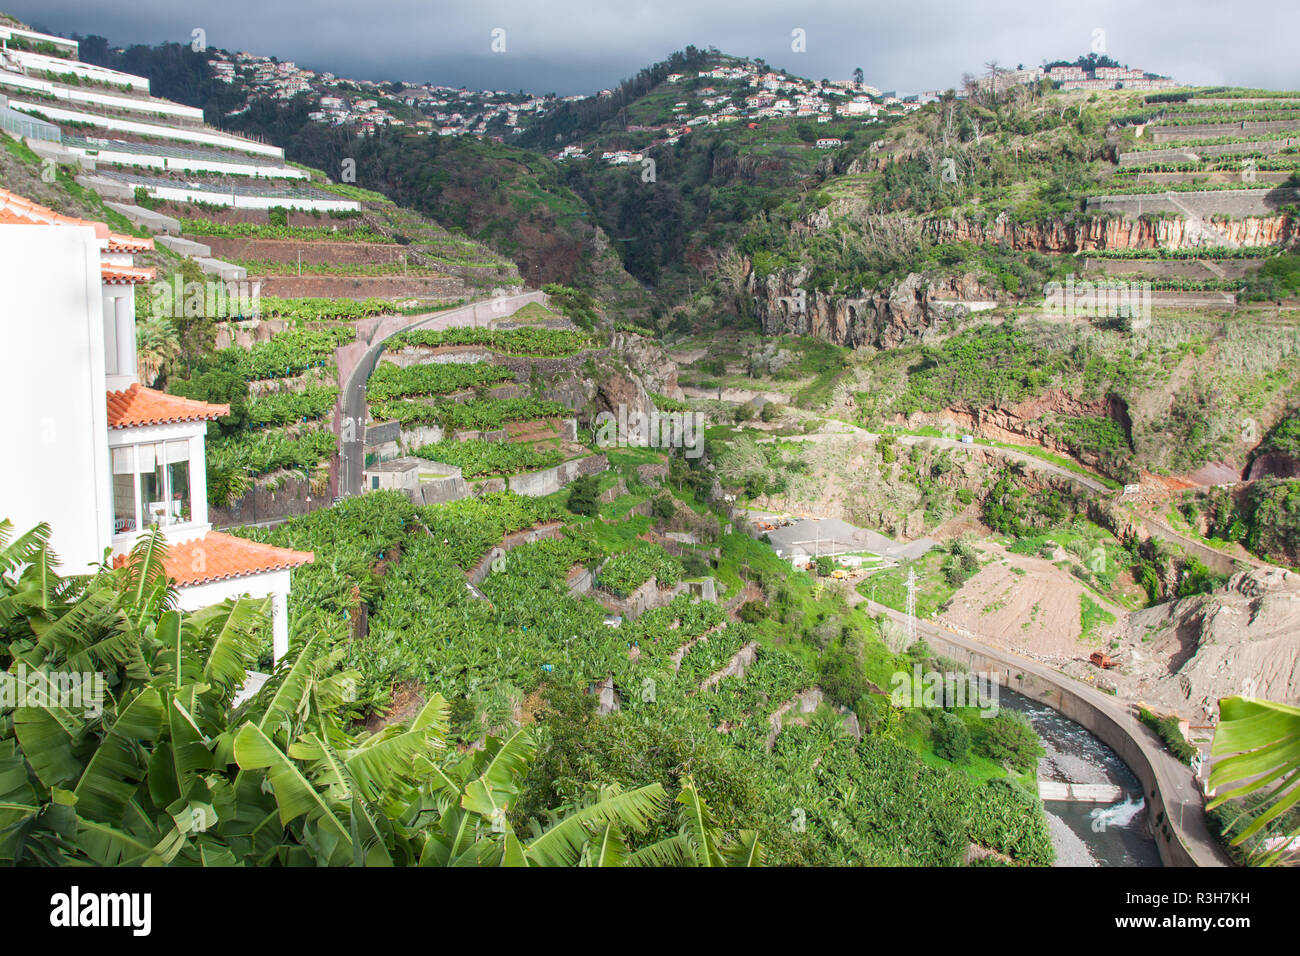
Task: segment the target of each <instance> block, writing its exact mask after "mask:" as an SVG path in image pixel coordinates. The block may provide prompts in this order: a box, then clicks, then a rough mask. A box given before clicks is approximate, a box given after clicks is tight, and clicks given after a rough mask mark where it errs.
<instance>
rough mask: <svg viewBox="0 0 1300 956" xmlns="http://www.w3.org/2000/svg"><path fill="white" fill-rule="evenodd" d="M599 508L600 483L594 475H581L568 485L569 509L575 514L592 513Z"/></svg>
mask: <svg viewBox="0 0 1300 956" xmlns="http://www.w3.org/2000/svg"><path fill="white" fill-rule="evenodd" d="M599 508H600V483H599V482H598V481H597V479H596V476H595V475H583V476H582V477H581V478H576V479H574V481H573V482H572V483H570V485H569V510H570V511H572V512H573V513H574V514H576V515H594V514H595V513H596V512H597V511H598V510H599Z"/></svg>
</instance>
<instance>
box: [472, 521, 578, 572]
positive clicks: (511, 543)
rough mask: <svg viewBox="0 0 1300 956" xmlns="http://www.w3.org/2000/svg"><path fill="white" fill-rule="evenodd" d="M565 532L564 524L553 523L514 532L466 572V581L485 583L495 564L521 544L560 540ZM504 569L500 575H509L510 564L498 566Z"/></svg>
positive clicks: (560, 522) (507, 562) (559, 522)
mask: <svg viewBox="0 0 1300 956" xmlns="http://www.w3.org/2000/svg"><path fill="white" fill-rule="evenodd" d="M563 530H564V522H562V521H553V522H550V523H548V524H543V525H538V526H537V527H535V528H525V529H523V530H522V531H514V532H511V533H510V534H508V535H506V536H505V537H504V538H502V539H501V541H500V543H499V544H498V545H497V546H496V547H494V548H492V549H491V550H490V551H488V553H487V554H485V555H483V557H482V558H480V559H479V562H478V564H476V565H474V567H472V568H470V569H469V570H468V571H466V572H465V577H466V579H467V580H468V581H469V582H470V584H473V585H475V586H478V585H480V584H482V583H483V581H484V580H485V579H486V578H487V576H488V575H489V574H491V573H492V567H493V563H494V562H495V561H497V559H499V558H502V557H505V556H506V555H507V554H509V553H510V552H511V551H513V550H514V549H515V548H517V547H519V546H520V545H521V544H531V543H532V542H534V541H542V540H545V539H548V538H559V537H561V536H562V533H563ZM497 567H500V568H502V571H501V572H500V573H509V570H510V562H509V561H506V562H505V564H504V565H497Z"/></svg>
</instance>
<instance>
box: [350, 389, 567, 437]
mask: <svg viewBox="0 0 1300 956" xmlns="http://www.w3.org/2000/svg"><path fill="white" fill-rule="evenodd" d="M567 414H570V412H569V409H568V408H566V407H565V406H564V405H561V404H560V403H559V402H552V401H549V400H546V399H540V398H533V397H532V396H523V397H520V398H476V399H470V400H469V401H465V402H455V401H450V400H447V401H440V402H435V403H430V402H421V401H409V400H400V399H399V400H393V401H386V402H373V403H372V404H371V406H370V415H371V417H372V418H373V419H374V420H375V421H384V420H387V419H394V420H396V421H398V422H401V424H402V426H403V427H406V426H408V425H430V424H433V423H435V422H436V423H438V424H440V425H441V426H442V427H443V428H444V429H447V430H449V431H456V430H459V429H482V430H491V429H496V428H500V427H502V426H503V425H505V424H507V423H510V422H530V421H535V420H538V419H553V418H556V417H559V416H563V415H567Z"/></svg>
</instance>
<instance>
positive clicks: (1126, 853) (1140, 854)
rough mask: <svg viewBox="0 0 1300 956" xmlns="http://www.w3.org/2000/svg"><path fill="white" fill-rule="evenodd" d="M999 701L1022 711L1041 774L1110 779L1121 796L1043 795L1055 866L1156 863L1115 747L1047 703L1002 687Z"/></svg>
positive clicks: (1137, 791) (1136, 795) (1137, 793)
mask: <svg viewBox="0 0 1300 956" xmlns="http://www.w3.org/2000/svg"><path fill="white" fill-rule="evenodd" d="M999 693H1000V695H1001V699H1000V703H1001V705H1002V706H1004V707H1007V708H1009V709H1011V710H1014V711H1017V712H1019V713H1022V714H1024V715H1025V716H1026V717H1027V718H1028V719H1029V722H1030V723H1031V724H1032V725H1033V727H1034V730H1035V731H1037V733H1038V739H1039V740H1040V741H1042V744H1043V749H1044V750H1045V751H1046V754H1045V755H1044V756H1043V757H1041V758H1039V761H1038V777H1039V779H1040V780H1060V781H1065V782H1069V783H1088V784H1111V785H1113V786H1118V787H1120V788H1121V789H1122V790H1123V791H1124V793H1125V794H1126V797H1125V799H1123V800H1119V801H1116V802H1114V803H1110V804H1104V803H1080V802H1074V801H1064V800H1045V801H1044V802H1043V806H1044V808H1045V809H1046V811H1047V822H1048V824H1049V825H1050V826H1051V830H1052V843H1053V845H1054V846H1055V847H1056V856H1057V866H1160V855H1159V853H1158V852H1157V850H1156V844H1155V840H1153V839H1152V837H1151V833H1150V830H1149V827H1148V825H1147V815H1146V808H1145V806H1144V805H1143V803H1142V786H1141V784H1139V783H1138V780H1137V778H1136V777H1135V776H1133V772H1132V771H1131V770H1129V768H1128V766H1127V765H1126V764H1125V763H1124V761H1122V760H1121V759H1120V758H1119V755H1118V754H1116V753H1115V751H1113V750H1111V749H1110V748H1109V747H1107V746H1106V745H1105V744H1104V743H1102V742H1101V741H1100V740H1098V739H1097V738H1096V737H1094V736H1093V735H1092V734H1090V733H1089V732H1088V731H1087V730H1084V728H1083V727H1081V726H1079V725H1078V724H1076V723H1075V722H1074V721H1072V720H1069V719H1068V718H1066V717H1063V716H1062V715H1061V714H1059V713H1057V712H1056V711H1054V710H1052V708H1050V707H1048V706H1047V705H1046V704H1040V703H1038V702H1037V701H1034V700H1030V699H1029V698H1028V697H1025V696H1023V695H1021V694H1017V693H1016V692H1015V691H1012V690H1008V689H1007V688H1005V687H1002V688H1000V689H999Z"/></svg>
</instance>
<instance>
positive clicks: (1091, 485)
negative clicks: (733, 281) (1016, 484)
mask: <svg viewBox="0 0 1300 956" xmlns="http://www.w3.org/2000/svg"><path fill="white" fill-rule="evenodd" d="M828 425H832V426H834V430H833V431H831V430H827V431H821V432H817V433H815V434H812V435H783V436H780V437H775V436H774V437H772V438H760V439H759V442H760V443H764V442H775V441H804V442H812V443H814V444H815V443H817V442H821V441H826V440H828V439H834V438H843V437H844V436H847V435H853V436H856V437H858V438H861V439H862V440H864V441H878V440H879V439H880V438H881V437H882V436H881V435H880V434H878V433H876V432H869V431H867V430H866V429H865V428H859V427H858V426H857V425H850V424H849V423H848V422H841V421H834V422H830V423H828ZM889 437H891V438H894V439H896V440H897V441H898V443H899V444H900V445H915V444H917V443H919V442H933V443H934V444H936V445H938V446H939V447H941V448H953V449H957V450H961V451H966V450H971V449H979V450H980V451H985V452H988V453H990V454H993V455H997V456H998V457H1000V458H1006V459H1008V460H1011V461H1017V462H1021V463H1023V464H1025V465H1027V466H1029V467H1030V468H1034V469H1036V470H1038V471H1045V472H1047V473H1048V474H1052V475H1058V476H1060V477H1061V478H1065V479H1068V480H1069V481H1073V482H1075V483H1076V484H1080V485H1083V487H1085V488H1087V489H1088V490H1089V491H1093V492H1096V493H1097V494H1099V495H1106V496H1110V495H1113V494H1115V492H1114V490H1112V489H1111V488H1108V487H1106V485H1104V484H1102V482H1101V481H1099V480H1098V479H1096V478H1093V477H1090V476H1088V475H1084V474H1080V473H1079V472H1077V471H1071V470H1070V469H1068V468H1063V467H1061V466H1060V465H1056V464H1053V463H1052V462H1050V461H1046V460H1044V459H1042V458H1039V457H1037V456H1036V455H1031V454H1029V453H1028V452H1021V451H1016V450H1014V449H1011V448H1001V447H999V446H997V445H988V444H985V443H983V442H975V443H974V444H970V445H967V444H965V443H964V442H962V441H960V440H959V439H955V438H939V437H935V436H930V435H907V434H902V435H891V436H889Z"/></svg>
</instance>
